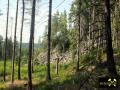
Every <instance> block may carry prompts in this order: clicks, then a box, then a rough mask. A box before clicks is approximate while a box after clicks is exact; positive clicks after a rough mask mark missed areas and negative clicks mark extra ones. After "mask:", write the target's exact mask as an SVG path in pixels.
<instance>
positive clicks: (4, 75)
mask: <svg viewBox="0 0 120 90" xmlns="http://www.w3.org/2000/svg"><path fill="white" fill-rule="evenodd" d="M8 21H9V0H8V9H7V24H6V39H5V57H4V73H3V78H4V81H6V59H7V39H8V38H7V35H8Z"/></svg>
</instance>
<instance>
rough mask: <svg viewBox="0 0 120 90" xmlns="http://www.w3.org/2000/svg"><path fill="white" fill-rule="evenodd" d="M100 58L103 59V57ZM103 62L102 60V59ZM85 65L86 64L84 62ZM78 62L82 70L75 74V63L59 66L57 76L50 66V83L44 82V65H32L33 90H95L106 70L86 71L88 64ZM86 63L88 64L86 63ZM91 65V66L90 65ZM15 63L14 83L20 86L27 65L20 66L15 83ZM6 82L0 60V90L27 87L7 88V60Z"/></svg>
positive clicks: (23, 86) (9, 63) (8, 80)
mask: <svg viewBox="0 0 120 90" xmlns="http://www.w3.org/2000/svg"><path fill="white" fill-rule="evenodd" d="M102 57H105V55H103V56H102ZM119 58H120V57H119V55H117V54H115V61H116V63H117V65H116V67H117V71H118V73H119V74H120V66H119V65H120V61H119ZM103 60H104V59H103ZM85 63H86V62H85ZM85 63H82V64H81V62H80V67H81V68H83V67H85V68H83V69H82V70H81V71H80V72H78V73H76V72H75V68H74V67H75V65H76V63H75V62H74V63H72V60H71V63H69V64H59V75H56V72H55V70H56V65H55V64H51V78H52V80H51V81H46V80H45V76H46V67H45V65H39V64H38V65H37V64H36V65H34V72H33V74H32V80H33V90H79V88H80V87H82V88H81V89H83V90H97V88H98V87H97V86H98V85H97V83H98V81H97V80H98V79H97V77H98V76H100V75H104V74H106V73H107V69H106V68H105V69H101V68H98V69H97V70H96V71H93V72H90V71H87V69H86V67H87V68H89V66H90V65H89V66H88V64H87V66H85V65H86V64H85ZM87 63H89V62H88V61H87ZM92 65H93V64H92ZM17 69H18V67H17V63H15V83H16V85H17V84H18V85H20V83H21V82H22V81H23V82H26V83H27V79H28V72H27V64H22V66H21V78H22V80H21V81H17ZM6 70H7V80H6V82H4V81H3V74H2V72H3V61H2V60H0V90H26V88H27V86H25V85H24V83H23V84H22V85H20V86H19V87H18V86H15V87H11V86H8V83H10V80H11V61H10V60H7V68H6Z"/></svg>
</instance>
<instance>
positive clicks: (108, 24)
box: [105, 0, 117, 76]
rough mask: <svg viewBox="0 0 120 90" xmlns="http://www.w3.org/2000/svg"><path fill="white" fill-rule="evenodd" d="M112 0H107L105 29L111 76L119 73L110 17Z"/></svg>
mask: <svg viewBox="0 0 120 90" xmlns="http://www.w3.org/2000/svg"><path fill="white" fill-rule="evenodd" d="M110 14H111V12H110V0H105V30H106V46H107V47H106V51H107V62H108V72H109V74H110V75H111V76H115V75H117V71H116V67H115V62H114V57H113V48H112V37H111V18H110Z"/></svg>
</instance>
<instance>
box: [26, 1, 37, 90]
mask: <svg viewBox="0 0 120 90" xmlns="http://www.w3.org/2000/svg"><path fill="white" fill-rule="evenodd" d="M35 6H36V0H33V3H32V15H31V28H30V40H29V60H28V90H32V63H31V62H32V46H33V45H32V43H33V36H34V27H35Z"/></svg>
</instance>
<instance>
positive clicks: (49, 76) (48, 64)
mask: <svg viewBox="0 0 120 90" xmlns="http://www.w3.org/2000/svg"><path fill="white" fill-rule="evenodd" d="M51 14H52V0H49V19H48V53H47V63H46V69H47V70H46V80H51V75H50V48H51V45H50V43H51Z"/></svg>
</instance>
